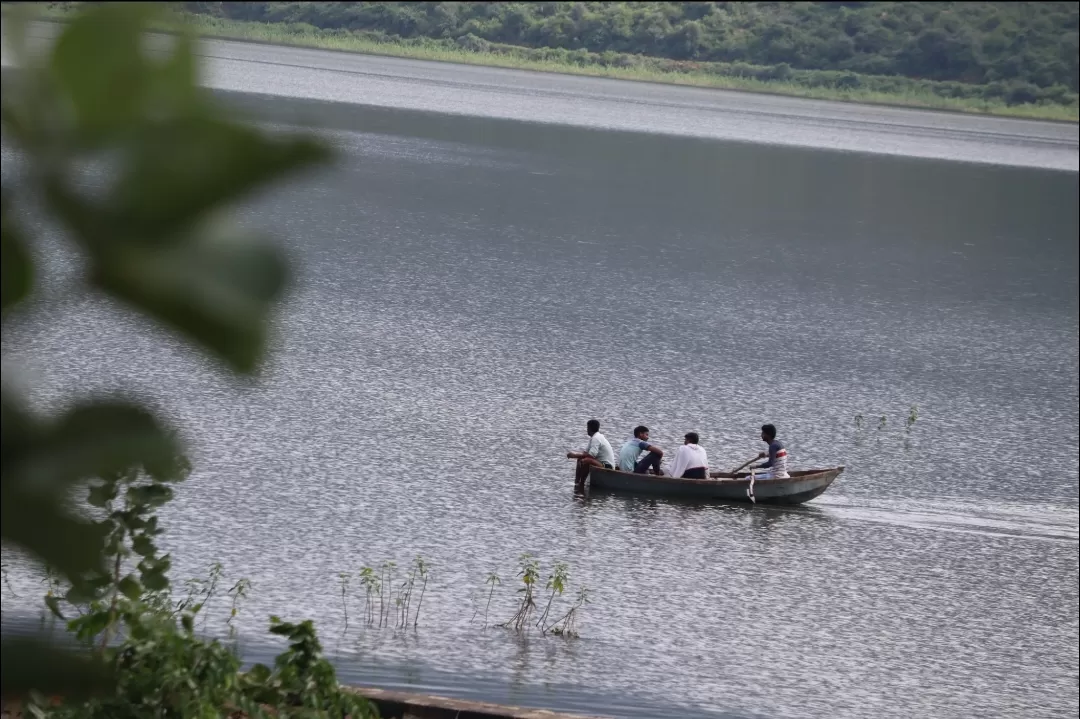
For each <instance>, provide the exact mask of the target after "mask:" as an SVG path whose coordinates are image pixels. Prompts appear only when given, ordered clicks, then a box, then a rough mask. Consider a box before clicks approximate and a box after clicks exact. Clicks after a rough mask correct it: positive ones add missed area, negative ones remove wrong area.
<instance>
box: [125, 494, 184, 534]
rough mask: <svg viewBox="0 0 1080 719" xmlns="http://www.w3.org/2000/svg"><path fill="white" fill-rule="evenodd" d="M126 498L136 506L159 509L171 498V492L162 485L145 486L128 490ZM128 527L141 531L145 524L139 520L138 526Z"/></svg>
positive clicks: (131, 525)
mask: <svg viewBox="0 0 1080 719" xmlns="http://www.w3.org/2000/svg"><path fill="white" fill-rule="evenodd" d="M127 496H128V499H130V500H131V502H132V503H133V504H135V505H137V506H143V507H160V506H161V505H163V504H165V503H166V502H168V501H169V500H170V499H172V498H173V491H172V489H171V488H170V487H167V486H165V485H163V484H145V485H142V486H139V487H130V488H128V491H127ZM129 526H130V527H131V528H132V529H141V528H142V527H143V526H145V522H144V521H143V520H141V519H140V520H139V524H138V526H135V524H129Z"/></svg>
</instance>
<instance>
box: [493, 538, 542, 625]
mask: <svg viewBox="0 0 1080 719" xmlns="http://www.w3.org/2000/svg"><path fill="white" fill-rule="evenodd" d="M518 562H519V566H520V569H519V571H518V574H517V575H518V576H519V577H521V583H522V585H523V586H522V587H521V589H519V590H518V592H519V593H520V594H521V601H520V602H519V603H518V608H517V611H516V612H514V616H512V617H511V618H510V619H509V620H508V621H507V622H506V623H505V624H503V625H502V626H504V627H512V628H513V629H514V631H516V632H520V631H521V630H522V629H524V628H525V626H526V624H527V623H528V621H529V617H530V616H532V613H533V612H534V611H535V610H536V601H535V600H534V598H533V588H534V587H535V586H536V581H537V580H538V579H539V578H540V562H539V561H538V560H537V559H535V558H534V557H533V556H532V555H531V554H529V553H528V552H525V553H524V554H522V555H521V556H520V557H519V558H518Z"/></svg>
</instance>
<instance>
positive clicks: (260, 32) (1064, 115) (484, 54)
mask: <svg viewBox="0 0 1080 719" xmlns="http://www.w3.org/2000/svg"><path fill="white" fill-rule="evenodd" d="M71 12H72V10H71V9H70V8H69V7H64V6H47V7H43V8H41V16H42V17H43V18H46V19H57V20H62V19H64V18H66V17H69V16H70V14H71ZM183 20H184V21H185V22H187V23H189V24H190V25H191V26H192V28H193V29H194V31H195V32H196V33H197V34H198V35H200V36H202V37H214V38H223V39H230V40H246V41H251V42H260V43H267V44H276V45H289V46H297V47H311V48H320V49H326V50H338V51H344V52H354V53H361V54H368V55H384V56H391V57H403V58H412V59H418V60H433V61H438V62H451V63H463V64H469V65H483V66H489V67H504V68H513V69H519V70H534V71H539V72H551V73H562V74H570V75H588V76H594V77H609V78H616V79H622V80H636V81H641V82H656V83H665V84H674V85H690V86H697V87H710V88H716V89H723V90H738V91H744V92H756V93H766V94H774V95H785V96H790V97H805V98H813V99H819V100H836V101H844V102H857V103H864V104H878V105H892V106H899V107H911V108H923V109H933V110H947V111H953V112H964V113H971V114H985V115H998V116H1007V117H1019V118H1028V119H1039V120H1056V121H1062V122H1077V121H1078V120H1080V107H1078V105H1077V104H1076V103H1073V104H1072V105H1060V104H1033V103H1028V104H1015V105H1008V104H1006V103H1005V102H1004V101H1001V100H995V101H990V100H986V99H981V98H971V97H947V96H943V95H941V94H938V93H939V92H944V91H945V90H946V89H948V90H949V91H952V90H957V89H958V88H954V87H953V86H954V85H959V83H948V84H946V83H935V82H930V81H914V80H910V79H908V78H892V77H883V76H870V75H860V74H858V73H822V72H816V73H813V74H812V75H811V74H810V73H811V71H798V70H789V71H788V72H787V73H779V74H781V75H784V74H786V75H787V79H784V78H782V77H775V79H761V78H762V77H769V76H775V75H777V74H778V73H776V72H775V69H774V68H759V67H755V66H750V65H739V64H728V63H708V62H688V61H676V60H667V59H663V58H651V57H644V56H640V55H626V56H614V55H613V56H612V57H606V55H608V54H607V53H604V54H598V53H590V52H587V51H584V50H578V51H572V52H566V51H559V50H546V49H540V50H536V49H530V48H522V47H517V46H511V45H502V44H496V43H489V42H486V41H483V40H479V39H475V40H476V41H475V42H473V43H468V42H466V43H464V44H463V43H462V42H460V41H453V40H434V39H430V38H414V39H408V40H406V39H402V38H396V37H393V36H385V35H379V34H378V33H355V32H348V31H341V30H320V29H318V28H315V27H312V26H310V25H302V24H284V23H259V22H245V21H239V20H227V19H221V18H214V17H208V16H205V15H194V14H185V15H184V16H183ZM175 28H176V25H175V24H167V25H164V26H162V27H161V29H162V30H170V29H175ZM804 75H806V77H803V76H804ZM832 75H837V77H832ZM946 85H947V86H948V87H947V88H946ZM881 87H896V90H894V91H885V90H882V89H879V88H881ZM935 90H936V91H935Z"/></svg>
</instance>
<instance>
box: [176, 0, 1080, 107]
mask: <svg viewBox="0 0 1080 719" xmlns="http://www.w3.org/2000/svg"><path fill="white" fill-rule="evenodd" d="M184 5H185V8H186V9H187V10H188V11H189V12H193V13H198V14H206V15H213V16H217V17H222V18H229V19H234V20H248V21H259V22H273V23H303V24H307V25H311V26H314V27H316V28H321V29H324V30H348V31H368V32H370V31H375V32H378V33H384V34H385V35H387V36H396V37H398V38H403V39H409V38H420V37H423V38H433V39H451V40H459V41H460V40H461V39H463V38H468V39H469V40H472V39H473V38H475V39H476V40H478V41H481V42H482V43H497V44H501V45H512V46H520V47H525V48H533V49H540V48H554V49H562V50H567V51H575V50H586V51H588V52H590V53H597V54H603V53H620V54H628V55H642V56H646V57H656V58H668V59H671V60H684V61H699V62H717V63H746V64H750V65H758V66H765V67H771V68H774V69H775V70H776V74H778V75H779V76H783V75H784V74H785V68H790V69H794V70H818V71H834V72H840V73H856V74H861V75H877V76H899V77H905V78H911V79H918V80H937V81H953V82H958V83H966V84H972V85H994V84H996V85H997V86H999V91H1000V92H1001V93H1002V94H1004V93H1006V92H1008V91H1009V90H1014V91H1015V90H1016V89H1018V88H1019V89H1020V90H1021V92H1019V93H1018V97H1017V98H1016V99H1018V100H1028V101H1031V100H1034V99H1038V97H1040V96H1041V97H1049V98H1051V99H1054V100H1056V101H1059V102H1060V101H1063V100H1065V99H1066V97H1065V96H1066V95H1067V94H1075V93H1076V92H1077V90H1078V76H1080V69H1078V59H1077V58H1078V52H1080V45H1078V37H1080V33H1078V25H1080V4H1078V3H1076V2H1011V3H1008V2H791V3H788V2H576V3H575V2H506V3H500V2H195V3H185V4H184ZM1040 91H1041V92H1040ZM1029 96H1030V97H1029Z"/></svg>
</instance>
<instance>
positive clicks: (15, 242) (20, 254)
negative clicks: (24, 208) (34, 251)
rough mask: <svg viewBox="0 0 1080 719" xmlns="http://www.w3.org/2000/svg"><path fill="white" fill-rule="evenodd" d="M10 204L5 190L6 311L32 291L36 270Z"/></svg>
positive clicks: (1, 225)
mask: <svg viewBox="0 0 1080 719" xmlns="http://www.w3.org/2000/svg"><path fill="white" fill-rule="evenodd" d="M10 205H11V202H10V199H9V198H8V195H7V194H6V193H5V194H4V195H3V196H2V197H0V273H2V275H0V311H3V312H5V313H6V312H7V311H8V309H9V308H10V307H12V306H14V305H15V304H16V303H18V302H19V301H21V300H22V299H23V298H25V297H26V296H27V295H28V294H29V293H30V288H31V286H32V284H33V273H34V269H33V265H32V263H31V259H30V253H29V251H28V250H27V249H26V247H25V245H24V244H23V238H22V233H21V232H19V230H18V228H17V227H16V226H15V220H14V218H12V217H11V206H10Z"/></svg>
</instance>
